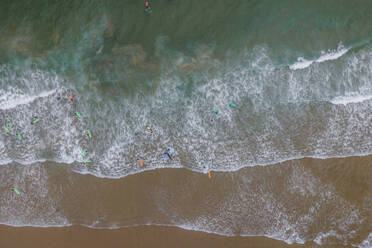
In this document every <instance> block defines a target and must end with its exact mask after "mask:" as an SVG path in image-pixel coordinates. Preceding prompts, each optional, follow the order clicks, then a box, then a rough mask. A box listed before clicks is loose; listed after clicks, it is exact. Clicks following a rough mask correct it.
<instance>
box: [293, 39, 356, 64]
mask: <svg viewBox="0 0 372 248" xmlns="http://www.w3.org/2000/svg"><path fill="white" fill-rule="evenodd" d="M348 51H349V49H347V48H345V47H344V46H343V45H341V44H340V45H339V46H338V48H337V49H336V50H329V51H328V52H322V55H320V57H319V58H317V59H315V60H306V59H304V58H303V57H299V58H298V59H297V62H296V63H294V64H292V65H290V66H289V68H290V69H291V70H298V69H304V68H307V67H309V66H310V65H312V64H313V63H321V62H324V61H328V60H335V59H338V58H340V57H341V56H342V55H344V54H345V53H347V52H348Z"/></svg>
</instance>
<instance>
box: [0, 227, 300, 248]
mask: <svg viewBox="0 0 372 248" xmlns="http://www.w3.org/2000/svg"><path fill="white" fill-rule="evenodd" d="M0 225H5V226H10V227H34V228H64V227H73V226H82V227H86V228H90V229H97V230H117V229H121V228H132V227H145V226H159V227H174V228H180V229H183V230H186V231H196V232H203V233H209V234H215V235H219V236H224V237H266V238H269V239H274V240H279V241H283V242H285V243H287V244H293V243H295V242H293V241H292V240H286V239H284V238H280V237H278V236H276V235H271V234H262V235H253V234H252V235H251V234H247V235H245V234H239V235H232V234H227V233H222V232H216V231H211V230H207V229H205V228H200V227H196V226H190V225H184V224H180V225H177V224H157V223H148V224H132V225H123V226H108V227H97V226H93V225H86V224H71V223H68V224H67V223H66V224H60V225H27V224H25V225H19V224H16V225H15V224H8V223H1V222H0ZM305 242H306V241H302V242H299V243H297V244H304V243H305Z"/></svg>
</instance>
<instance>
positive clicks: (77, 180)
mask: <svg viewBox="0 0 372 248" xmlns="http://www.w3.org/2000/svg"><path fill="white" fill-rule="evenodd" d="M371 164H372V156H366V157H348V158H337V159H309V158H305V159H299V160H292V161H287V162H283V163H279V164H276V165H272V166H256V167H247V168H243V169H241V170H239V171H235V172H212V178H211V179H209V178H208V176H207V175H206V174H202V173H197V172H192V171H189V170H186V169H169V168H168V169H157V170H150V171H145V172H142V173H139V174H135V175H130V176H127V177H124V178H120V179H108V178H97V177H95V176H91V175H81V174H77V173H75V172H73V171H71V170H69V169H66V168H68V167H66V166H63V165H61V164H52V163H44V164H39V165H36V164H33V165H22V166H21V167H20V168H19V170H20V171H14V172H12V171H11V172H12V173H14V175H12V174H11V173H10V172H7V170H6V167H2V168H3V170H4V171H1V172H2V173H5V174H6V175H7V176H8V177H9V178H10V179H9V180H13V179H12V178H13V177H15V175H16V173H21V174H22V175H23V176H22V181H25V182H30V181H32V182H38V183H39V184H38V185H36V186H35V185H32V184H26V183H25V184H22V183H21V182H17V183H18V184H17V185H18V189H19V190H20V191H21V192H22V193H21V195H19V196H15V195H14V192H12V191H9V190H7V191H2V190H4V189H5V188H8V189H9V188H11V186H12V185H13V183H14V182H12V181H9V185H8V186H7V187H3V188H2V189H0V191H2V192H0V193H1V195H3V196H4V197H5V198H4V201H3V204H11V206H12V208H13V210H14V211H12V212H11V213H15V215H14V216H10V217H9V215H6V216H3V217H2V218H3V219H5V218H10V219H9V221H12V220H16V219H17V215H26V216H27V218H29V221H30V222H32V221H33V220H34V219H36V220H38V219H39V217H38V215H37V213H44V212H45V213H49V214H50V216H51V218H54V216H56V215H58V214H60V216H64V217H65V218H66V219H67V221H68V223H72V224H73V225H74V226H73V227H64V228H34V227H22V228H20V227H7V226H0V248H8V247H10V248H16V247H35V248H36V247H38V248H39V247H90V248H94V247H214V248H215V247H317V245H315V244H314V243H307V244H306V245H305V246H301V245H292V246H290V245H287V244H286V243H284V242H282V241H278V240H273V239H269V238H265V237H242V235H244V233H255V234H256V233H257V234H258V235H260V233H265V232H267V230H270V228H271V227H272V226H274V227H275V228H277V229H273V231H270V232H272V233H275V232H276V231H277V230H279V231H280V230H287V233H283V234H281V235H293V234H294V235H296V233H297V232H299V231H301V230H302V228H305V229H304V231H303V234H304V235H305V236H306V239H307V240H315V239H316V238H317V236H318V235H319V233H327V232H328V231H329V230H337V231H338V233H340V234H342V235H344V236H345V237H348V236H346V235H349V233H351V232H352V231H353V230H357V232H356V233H355V234H353V235H352V236H350V237H348V238H347V244H360V243H361V242H362V241H363V240H364V239H366V237H367V236H368V234H369V232H370V230H371V229H370V223H371V219H372V218H371V216H370V206H371V205H370V202H371V199H372V193H371V192H372V183H371V182H370V178H371V177H372V169H371ZM9 167H10V168H15V166H14V165H10V166H9ZM44 174H45V175H48V176H47V180H41V178H42V177H40V178H38V175H44ZM44 188H47V189H48V191H47V192H46V193H43V194H40V191H42V190H43V189H44ZM8 191H9V192H8ZM51 199H52V200H53V201H49V200H51ZM0 200H1V199H0ZM50 202H53V204H52V203H50ZM23 203H27V204H26V206H27V208H26V209H25V208H24V204H23ZM48 204H49V205H50V204H52V206H49V205H48ZM267 204H269V206H268V205H267ZM0 207H1V206H0ZM311 209H315V212H313V213H312V212H309V211H311ZM25 212H27V213H28V214H25ZM9 213H10V212H9ZM34 213H36V215H35V217H33V216H32V215H33V214H34ZM354 214H356V216H357V218H358V219H360V220H362V222H359V221H358V219H356V220H355V221H353V222H352V223H351V224H348V222H349V220H350V219H351V220H353V219H352V218H354V217H353V216H354ZM0 215H1V213H0ZM278 216H279V217H278ZM22 218H23V217H22ZM282 218H283V219H282ZM309 218H311V220H310V221H307V220H308V219H309ZM5 220H6V219H5ZM298 221H300V222H299V223H300V224H297V223H298ZM286 222H289V224H290V226H289V229H286V224H285V223H286ZM156 223H161V224H167V225H172V223H173V224H174V225H186V226H188V225H191V226H192V225H194V224H195V225H196V226H197V228H206V229H207V230H208V228H209V229H213V230H216V231H217V232H220V233H221V232H222V233H226V232H227V233H229V232H230V233H231V232H232V233H233V235H234V237H228V236H220V235H215V234H208V233H205V232H199V231H189V230H184V229H181V228H177V227H162V226H155V225H149V224H156ZM283 223H284V224H283ZM358 223H361V225H359V224H358ZM79 225H87V226H94V227H113V226H117V227H123V226H136V225H137V226H138V225H140V226H138V227H130V228H120V229H94V228H87V227H81V226H79ZM339 227H340V228H339ZM292 232H295V233H293V234H291V233H292ZM290 237H291V236H288V238H290ZM324 242H327V243H330V244H331V245H330V246H322V247H344V246H343V244H344V241H340V240H337V239H335V238H334V237H332V236H330V237H326V238H325V240H324ZM345 247H348V246H345Z"/></svg>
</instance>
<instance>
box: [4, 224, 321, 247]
mask: <svg viewBox="0 0 372 248" xmlns="http://www.w3.org/2000/svg"><path fill="white" fill-rule="evenodd" d="M309 245H311V247H317V246H314V243H312V244H310V243H309V244H305V245H300V244H292V245H289V244H287V243H285V242H284V241H280V240H275V239H271V238H267V237H263V236H246V237H242V236H234V237H229V236H221V235H217V234H211V233H205V232H199V231H191V230H185V229H182V228H179V227H167V226H137V227H127V228H119V229H92V228H88V227H84V226H70V227H48V228H43V227H11V226H6V225H0V247H2V248H3V247H4V248H6V247H12V248H18V247H20V248H21V247H30V248H32V247H35V248H36V247H38V248H43V247H48V248H62V247H63V248H65V247H69V248H75V247H76V248H78V247H79V248H81V247H90V248H98V247H99V248H101V247H138V248H140V247H159V248H160V247H179V248H182V247H185V248H186V247H214V248H218V247H221V248H222V247H224V248H225V247H234V248H248V247H257V248H264V247H278V248H287V247H288V248H289V247H291V248H293V247H310V246H309Z"/></svg>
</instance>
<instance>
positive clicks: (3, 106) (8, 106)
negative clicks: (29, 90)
mask: <svg viewBox="0 0 372 248" xmlns="http://www.w3.org/2000/svg"><path fill="white" fill-rule="evenodd" d="M55 92H56V90H55V89H53V90H50V91H44V92H41V93H39V94H38V95H34V96H28V97H25V96H21V97H20V98H17V99H11V100H9V101H5V102H2V103H1V104H0V109H1V110H6V109H12V108H15V107H17V106H18V105H23V104H28V103H30V102H33V101H34V100H35V99H37V98H41V97H47V96H50V95H52V94H54V93H55ZM4 98H5V97H3V99H4ZM4 100H6V99H4Z"/></svg>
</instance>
